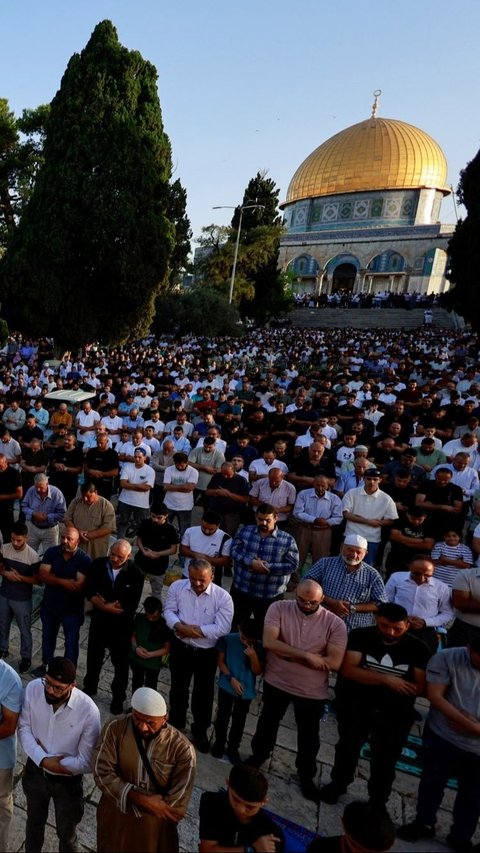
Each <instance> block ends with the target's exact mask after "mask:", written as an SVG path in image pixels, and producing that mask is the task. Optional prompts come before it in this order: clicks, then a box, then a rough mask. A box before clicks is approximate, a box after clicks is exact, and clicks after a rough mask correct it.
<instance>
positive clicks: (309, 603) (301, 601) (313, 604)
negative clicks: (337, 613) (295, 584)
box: [297, 595, 322, 607]
mask: <svg viewBox="0 0 480 853" xmlns="http://www.w3.org/2000/svg"><path fill="white" fill-rule="evenodd" d="M321 603H322V602H321V601H309V600H308V599H307V598H301V597H300V596H299V595H297V604H301V605H302V607H320V605H321Z"/></svg>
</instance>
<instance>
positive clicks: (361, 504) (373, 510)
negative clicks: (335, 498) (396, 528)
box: [342, 486, 398, 542]
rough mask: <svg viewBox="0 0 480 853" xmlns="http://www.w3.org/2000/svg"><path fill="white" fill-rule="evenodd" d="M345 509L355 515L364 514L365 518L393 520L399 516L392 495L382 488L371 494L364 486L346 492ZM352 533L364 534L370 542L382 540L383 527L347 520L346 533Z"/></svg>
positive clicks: (343, 509) (343, 505) (343, 508)
mask: <svg viewBox="0 0 480 853" xmlns="http://www.w3.org/2000/svg"><path fill="white" fill-rule="evenodd" d="M345 510H346V511H347V512H351V513H352V514H353V515H362V516H363V517H364V518H372V519H373V518H388V519H391V520H392V521H395V519H397V518H398V512H397V508H396V506H395V503H394V501H393V500H392V498H391V497H390V495H387V493H386V492H382V490H381V489H377V491H376V492H373V494H371V495H369V494H367V492H366V491H365V487H364V486H359V487H358V488H357V489H349V491H348V492H345V494H344V496H343V498H342V511H345ZM351 533H356V534H357V535H358V536H364V537H365V539H366V540H367V541H368V542H380V539H381V535H382V528H381V527H369V526H368V524H361V523H360V522H357V521H347V524H346V527H345V535H346V536H349V535H350V534H351Z"/></svg>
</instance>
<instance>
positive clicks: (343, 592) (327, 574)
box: [305, 556, 388, 631]
mask: <svg viewBox="0 0 480 853" xmlns="http://www.w3.org/2000/svg"><path fill="white" fill-rule="evenodd" d="M305 578H309V579H311V580H314V581H317V582H318V583H319V584H320V586H321V587H322V589H323V591H324V593H325V595H326V596H328V598H334V599H336V600H337V601H338V600H340V601H349V602H350V604H367V603H369V602H374V603H375V604H381V603H382V602H385V601H388V599H387V596H386V593H385V587H384V585H383V581H382V578H381V576H380V574H379V572H377V570H376V569H374V568H373V566H369V565H368V563H360V565H359V567H358V568H357V569H354V571H348V567H347V564H346V563H345V560H344V559H343V557H340V556H339V557H322V558H321V559H320V560H317V562H316V563H315V564H314V565H313V566H312V568H311V569H310V570H309V571H308V572H307V574H306V575H305ZM373 623H374V618H373V613H352V614H351V615H350V616H347V617H346V619H345V625H346V627H347V631H351V630H352V628H366V627H368V626H369V625H373Z"/></svg>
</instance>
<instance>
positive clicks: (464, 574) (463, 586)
mask: <svg viewBox="0 0 480 853" xmlns="http://www.w3.org/2000/svg"><path fill="white" fill-rule="evenodd" d="M452 588H453V589H454V590H455V589H459V590H461V591H462V592H468V593H469V594H470V595H471V596H472V598H475V599H477V601H480V568H479V567H478V566H474V567H473V569H461V570H460V571H459V572H458V574H457V576H456V578H455V580H454V582H453V587H452ZM455 615H456V617H457V619H460V620H461V621H462V622H466V623H467V625H474V626H475V627H476V628H480V613H466V612H464V611H463V610H457V609H456V610H455Z"/></svg>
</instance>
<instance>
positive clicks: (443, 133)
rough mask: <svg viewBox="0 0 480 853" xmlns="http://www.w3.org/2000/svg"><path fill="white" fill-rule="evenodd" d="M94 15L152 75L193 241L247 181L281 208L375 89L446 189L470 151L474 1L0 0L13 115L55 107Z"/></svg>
mask: <svg viewBox="0 0 480 853" xmlns="http://www.w3.org/2000/svg"><path fill="white" fill-rule="evenodd" d="M105 18H109V19H110V20H111V21H113V23H114V24H115V26H116V28H117V30H118V35H119V38H120V41H121V42H122V44H124V45H125V46H126V47H128V48H131V49H137V50H139V51H140V52H141V53H142V55H143V56H144V57H145V58H146V59H148V60H150V62H152V63H153V64H154V65H155V66H156V68H157V70H158V87H159V95H160V103H161V106H162V112H163V120H164V124H165V129H166V131H167V133H168V134H169V136H170V140H171V143H172V150H173V161H174V165H175V170H176V171H175V176H176V177H179V178H180V180H181V182H182V184H183V185H184V187H185V188H186V190H187V194H188V214H189V216H190V219H191V222H192V228H193V233H194V238H195V237H197V236H198V235H199V234H200V231H201V228H202V226H204V225H208V224H209V223H211V222H216V223H218V224H227V223H228V222H229V220H230V217H231V211H228V210H215V211H213V210H212V207H213V206H214V205H222V204H223V205H236V204H238V203H240V202H241V200H242V197H243V192H244V189H245V187H246V185H247V183H248V181H249V180H250V178H251V177H253V176H254V175H255V174H256V172H257V171H258V170H263V169H267V170H268V172H269V176H270V177H271V178H273V180H274V181H275V182H276V184H277V186H278V187H279V188H280V191H281V192H280V196H281V199H283V198H285V194H286V191H287V188H288V184H289V181H290V179H291V177H292V175H293V173H294V171H295V170H296V168H297V167H298V166H299V165H300V163H301V162H302V161H303V160H304V158H305V157H306V156H307V155H308V154H309V153H310V152H311V151H312V150H313V149H314V148H316V147H317V146H318V145H320V144H321V143H322V142H324V141H325V140H326V139H328V138H329V137H330V136H332V135H333V134H335V133H338V132H339V131H340V130H342V129H343V128H345V127H348V126H349V125H351V124H355V123H356V122H358V121H362V120H363V119H365V118H368V116H369V115H370V112H371V105H372V102H373V96H372V92H373V90H374V89H382V92H383V94H382V97H381V99H380V107H379V113H378V114H379V116H383V117H386V118H396V119H401V120H403V121H406V122H409V123H410V124H413V125H416V126H418V127H420V128H422V129H423V130H425V131H426V132H427V133H429V134H430V135H431V136H433V138H434V139H435V140H436V141H437V142H438V143H439V145H440V146H441V147H442V149H443V151H444V152H445V155H446V157H447V160H448V164H449V183H453V185H454V186H455V187H456V185H457V183H458V179H459V172H460V170H461V169H462V168H463V167H464V166H465V165H466V163H467V162H468V161H469V160H471V159H472V158H473V157H474V156H475V154H476V152H477V150H478V148H479V146H480V119H479V96H478V81H479V79H480V74H479V70H480V49H479V36H480V3H479V2H478V0H456V2H453V0H402V2H401V3H396V2H394V0H368V2H367V0H333V2H332V0H300V2H294V0H290V1H289V2H287V0H242V2H241V3H234V2H232V0H204V2H203V3H201V2H199V1H198V0H181V1H180V0H178V2H176V3H173V2H171V0H136V2H133V0H78V2H74V1H73V0H43V2H42V3H39V2H38V0H3V2H2V5H1V10H0V28H1V30H0V31H1V41H0V44H1V49H0V80H1V89H0V96H2V97H6V98H8V100H9V102H10V107H11V109H13V111H14V112H15V113H17V114H19V113H21V111H22V109H23V108H24V107H35V106H37V105H38V104H41V103H46V102H49V101H50V100H51V99H52V97H53V96H54V94H55V92H56V90H57V89H58V87H59V85H60V80H61V77H62V74H63V72H64V70H65V67H66V65H67V62H68V60H69V58H70V56H71V55H72V53H74V52H79V51H81V50H82V48H83V47H84V46H85V44H86V42H87V41H88V39H89V36H90V34H91V32H92V30H93V29H94V27H95V25H96V24H97V23H98V22H99V21H101V20H103V19H105ZM442 220H443V221H445V222H454V221H455V217H454V206H453V202H452V200H451V199H447V200H445V201H444V203H443V209H442Z"/></svg>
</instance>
